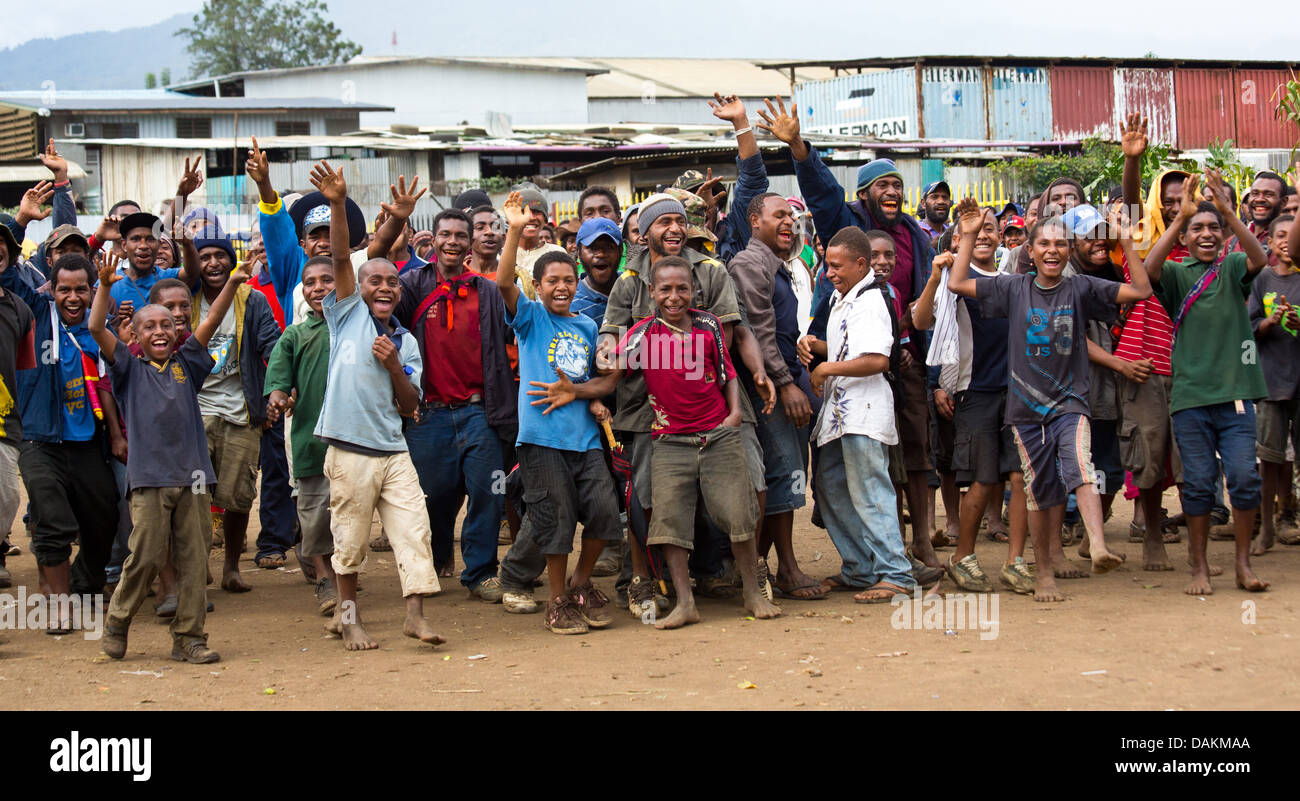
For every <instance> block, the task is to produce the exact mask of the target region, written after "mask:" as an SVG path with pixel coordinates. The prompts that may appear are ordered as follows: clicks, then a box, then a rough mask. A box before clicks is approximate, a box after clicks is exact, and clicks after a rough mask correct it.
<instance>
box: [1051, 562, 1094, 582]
mask: <svg viewBox="0 0 1300 801" xmlns="http://www.w3.org/2000/svg"><path fill="white" fill-rule="evenodd" d="M1052 574H1053V575H1054V576H1055V577H1056V578H1059V579H1078V578H1088V576H1089V573H1088V571H1086V570H1084V569H1083V568H1081V567H1075V564H1074V562H1071V561H1070V560H1069V559H1062V560H1061V561H1059V562H1058V561H1056V560H1055V559H1053V560H1052Z"/></svg>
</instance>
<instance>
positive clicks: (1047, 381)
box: [975, 275, 1120, 425]
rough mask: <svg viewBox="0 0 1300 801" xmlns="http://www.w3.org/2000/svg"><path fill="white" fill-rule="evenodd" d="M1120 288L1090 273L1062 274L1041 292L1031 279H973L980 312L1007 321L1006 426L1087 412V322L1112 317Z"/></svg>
mask: <svg viewBox="0 0 1300 801" xmlns="http://www.w3.org/2000/svg"><path fill="white" fill-rule="evenodd" d="M1119 286H1120V285H1119V284H1117V283H1116V282H1114V281H1107V280H1104V279H1101V278H1094V277H1092V276H1090V275H1072V276H1065V277H1062V278H1061V280H1060V282H1059V283H1058V284H1057V285H1056V286H1054V287H1052V288H1051V289H1043V288H1042V287H1040V286H1039V285H1038V282H1037V276H1036V275H998V276H993V277H989V278H982V277H981V278H976V279H975V293H976V297H977V298H978V299H979V301H980V310H981V311H982V312H983V313H984V315H985V316H986V317H1006V318H1008V321H1009V323H1008V326H1007V349H1008V352H1007V364H1008V369H1009V370H1010V373H1011V375H1010V379H1011V382H1010V391H1009V393H1008V395H1007V411H1006V422H1007V423H1010V424H1023V425H1042V424H1045V423H1047V422H1048V421H1049V420H1052V419H1054V418H1056V417H1059V416H1060V415H1063V414H1082V415H1084V416H1087V415H1088V411H1089V407H1088V372H1089V365H1088V338H1087V324H1088V322H1089V321H1090V320H1101V321H1103V322H1110V321H1112V320H1114V319H1115V315H1116V314H1117V313H1118V311H1119V308H1118V307H1117V306H1116V305H1115V300H1116V298H1117V297H1118V295H1119Z"/></svg>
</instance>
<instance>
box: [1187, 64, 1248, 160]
mask: <svg viewBox="0 0 1300 801" xmlns="http://www.w3.org/2000/svg"><path fill="white" fill-rule="evenodd" d="M1232 97H1233V81H1232V72H1231V71H1230V70H1184V69H1180V70H1176V71H1175V72H1174V110H1175V112H1176V113H1177V116H1178V147H1179V148H1180V149H1183V150H1187V149H1190V148H1198V147H1209V146H1210V143H1212V142H1214V141H1215V140H1218V141H1220V142H1223V141H1226V140H1228V139H1232V140H1235V139H1236V138H1237V118H1236V113H1235V111H1234V110H1233V107H1232V106H1233V103H1232Z"/></svg>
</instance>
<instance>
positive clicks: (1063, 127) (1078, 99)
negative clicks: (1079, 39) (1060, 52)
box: [1051, 66, 1115, 139]
mask: <svg viewBox="0 0 1300 801" xmlns="http://www.w3.org/2000/svg"><path fill="white" fill-rule="evenodd" d="M1112 72H1113V70H1112V69H1111V68H1110V67H1074V66H1058V67H1052V71H1051V81H1052V84H1051V91H1052V135H1053V136H1054V137H1055V138H1057V139H1084V138H1086V137H1089V136H1110V135H1111V133H1112V130H1113V129H1112V125H1113V122H1112V118H1113V117H1114V110H1115V82H1114V78H1113V76H1112Z"/></svg>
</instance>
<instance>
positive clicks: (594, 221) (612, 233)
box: [578, 217, 623, 247]
mask: <svg viewBox="0 0 1300 801" xmlns="http://www.w3.org/2000/svg"><path fill="white" fill-rule="evenodd" d="M602 236H607V237H609V238H610V239H612V240H614V244H615V245H621V244H623V234H622V232H620V231H619V230H618V223H616V222H614V221H613V220H611V219H608V218H606V217H592V218H591V219H589V220H587V221H586V222H584V223H583V224H582V227H581V228H579V229H578V244H580V245H586V246H587V247H591V244H592V243H593V242H595V241H596V240H597V239H600V238H601V237H602Z"/></svg>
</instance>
